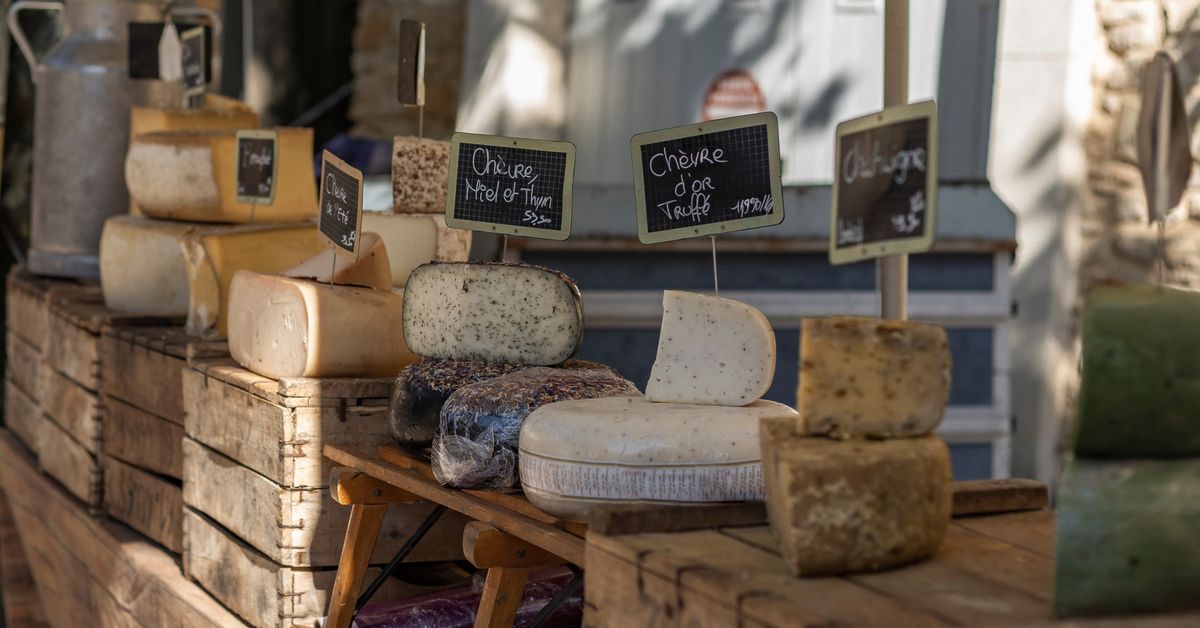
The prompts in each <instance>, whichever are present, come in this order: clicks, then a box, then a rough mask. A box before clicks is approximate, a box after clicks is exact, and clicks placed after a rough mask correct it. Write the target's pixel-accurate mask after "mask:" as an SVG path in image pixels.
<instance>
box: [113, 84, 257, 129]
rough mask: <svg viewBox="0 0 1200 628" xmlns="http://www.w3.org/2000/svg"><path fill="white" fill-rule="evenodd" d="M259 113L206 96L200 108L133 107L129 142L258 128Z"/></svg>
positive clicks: (243, 106)
mask: <svg viewBox="0 0 1200 628" xmlns="http://www.w3.org/2000/svg"><path fill="white" fill-rule="evenodd" d="M259 126H260V123H259V119H258V114H256V113H254V110H253V109H251V108H250V107H249V106H248V105H246V104H244V103H241V102H238V101H236V100H234V99H232V98H225V97H223V96H219V95H217V94H205V95H204V106H203V107H202V108H200V109H156V108H154V107H133V108H132V109H130V113H129V139H131V140H132V139H133V138H135V137H137V136H139V135H143V134H146V133H156V132H158V131H227V130H231V129H232V130H237V129H257V128H258V127H259Z"/></svg>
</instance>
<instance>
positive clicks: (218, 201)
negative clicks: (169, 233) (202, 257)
mask: <svg viewBox="0 0 1200 628" xmlns="http://www.w3.org/2000/svg"><path fill="white" fill-rule="evenodd" d="M275 131H276V132H277V133H278V135H279V152H278V154H277V156H276V159H277V160H278V165H277V173H278V174H277V180H276V183H275V200H274V202H273V203H272V204H271V205H259V206H254V205H251V204H250V203H238V202H237V181H236V176H237V173H236V165H237V154H236V153H237V133H236V132H235V131H163V132H157V133H147V134H143V135H139V136H137V137H135V138H133V140H132V141H131V142H130V145H129V154H128V156H127V157H126V159H125V182H126V184H127V185H128V187H129V195H130V197H131V198H132V199H133V200H134V202H136V203H137V206H138V207H139V208H140V209H141V211H142V212H143V213H144V214H145V215H147V216H152V217H154V218H165V219H170V220H189V221H195V222H227V223H247V222H250V220H251V216H253V219H254V220H255V221H256V222H290V221H298V220H308V219H310V218H313V217H315V216H316V215H317V185H316V180H315V179H314V177H313V171H312V141H313V136H312V129H293V128H277V129H275Z"/></svg>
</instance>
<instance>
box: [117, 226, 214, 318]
mask: <svg viewBox="0 0 1200 628" xmlns="http://www.w3.org/2000/svg"><path fill="white" fill-rule="evenodd" d="M228 229H229V227H228V226H225V225H197V224H193V223H186V222H175V221H173V220H155V219H154V218H146V217H143V216H113V217H112V218H109V219H108V220H106V221H105V222H104V231H103V232H102V233H101V234H100V285H101V287H102V288H103V291H104V305H105V306H106V307H107V308H108V309H110V310H113V311H115V312H124V313H127V314H139V315H146V316H180V317H183V316H187V313H188V271H187V264H186V263H185V262H184V260H183V251H182V250H181V249H180V247H179V240H180V238H182V237H184V236H186V235H190V234H207V233H215V232H219V231H222V230H228Z"/></svg>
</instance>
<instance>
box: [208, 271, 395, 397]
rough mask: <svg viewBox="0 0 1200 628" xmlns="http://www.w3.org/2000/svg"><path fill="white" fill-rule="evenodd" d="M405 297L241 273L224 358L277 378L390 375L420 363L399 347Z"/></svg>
mask: <svg viewBox="0 0 1200 628" xmlns="http://www.w3.org/2000/svg"><path fill="white" fill-rule="evenodd" d="M403 309H404V298H403V297H401V296H400V295H398V294H396V293H394V292H392V291H391V290H375V289H372V288H360V287H356V286H338V285H334V286H330V285H328V284H319V283H316V282H313V281H308V280H306V279H293V278H290V277H281V276H278V275H267V274H263V273H256V272H250V271H245V270H241V271H238V272H237V273H236V274H235V275H234V277H233V282H232V284H231V286H230V288H229V352H230V354H231V355H232V356H233V359H234V360H236V361H237V362H238V363H239V364H241V365H242V366H244V367H246V368H248V369H250V370H252V371H254V372H255V373H258V374H259V375H263V376H266V377H270V378H273V379H278V378H281V377H395V376H396V374H398V373H399V372H400V370H401V369H403V368H404V367H405V366H407V365H409V364H411V363H412V362H414V361H416V360H417V356H415V355H413V354H412V353H411V352H409V350H408V347H406V346H405V345H404V334H403V333H401V325H400V317H401V314H402V312H403Z"/></svg>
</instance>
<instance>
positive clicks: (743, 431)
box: [521, 397, 796, 520]
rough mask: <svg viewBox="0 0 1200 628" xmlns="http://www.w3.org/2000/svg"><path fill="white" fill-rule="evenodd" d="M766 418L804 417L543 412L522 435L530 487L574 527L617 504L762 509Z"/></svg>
mask: <svg viewBox="0 0 1200 628" xmlns="http://www.w3.org/2000/svg"><path fill="white" fill-rule="evenodd" d="M764 418H776V419H786V420H789V421H792V422H794V421H795V420H796V411H795V410H793V409H791V408H789V407H787V406H785V405H783V404H779V403H775V402H773V401H766V400H762V399H760V400H758V401H755V402H754V403H751V404H749V405H746V406H741V407H732V406H701V405H695V404H683V403H655V402H651V401H649V400H647V399H646V398H644V397H634V398H627V399H591V400H587V401H566V402H562V403H556V404H553V405H550V406H544V407H542V408H539V409H538V410H537V411H536V412H534V413H533V414H532V415H530V416H529V418H528V419H526V420H525V426H524V427H523V428H522V430H521V485H522V487H523V488H524V490H525V496H526V497H528V498H529V501H531V502H533V504H534V505H535V506H537V507H538V508H540V509H542V510H544V511H546V512H548V513H550V514H552V515H555V516H557V517H563V518H567V519H575V520H585V519H586V518H587V513H588V509H589V508H591V507H592V506H593V505H597V504H611V503H613V502H614V501H620V502H626V503H677V504H706V503H714V502H729V501H746V500H755V499H762V498H763V476H762V466H761V462H760V461H761V454H760V451H759V435H758V423H759V420H760V419H764Z"/></svg>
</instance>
